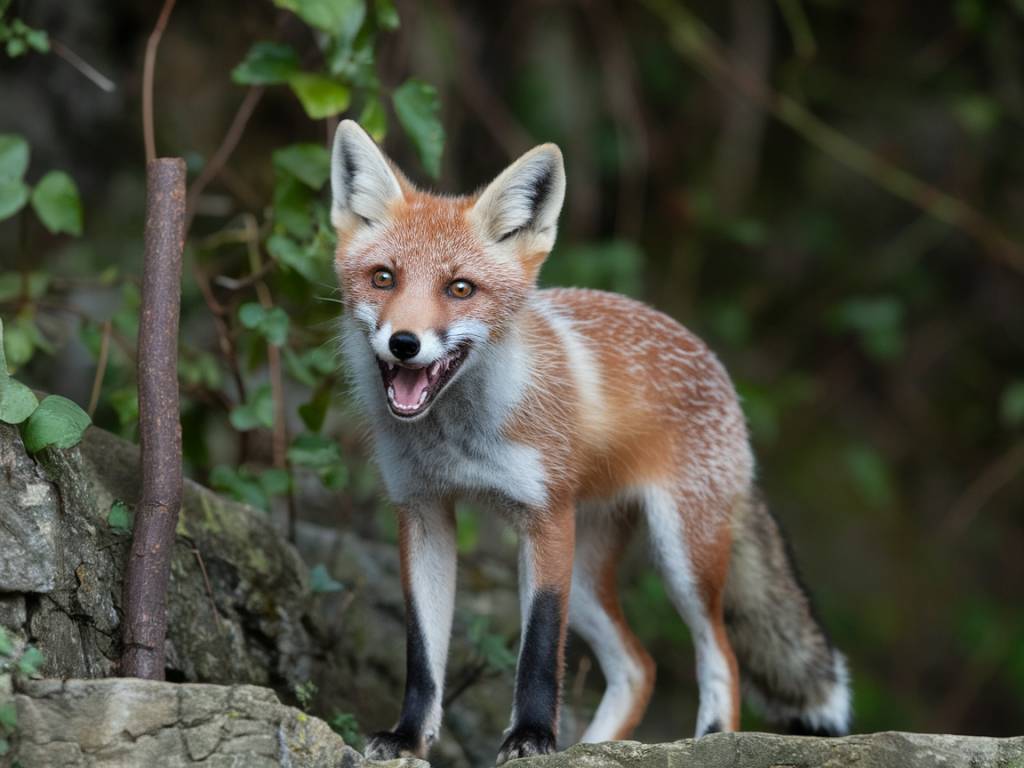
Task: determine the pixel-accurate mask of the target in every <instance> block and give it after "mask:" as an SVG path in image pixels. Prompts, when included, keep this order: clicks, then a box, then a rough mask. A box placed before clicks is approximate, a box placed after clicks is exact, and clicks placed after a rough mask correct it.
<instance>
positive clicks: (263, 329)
mask: <svg viewBox="0 0 1024 768" xmlns="http://www.w3.org/2000/svg"><path fill="white" fill-rule="evenodd" d="M238 319H239V320H240V321H241V322H242V325H244V326H245V327H246V328H248V329H250V330H254V331H256V332H257V333H259V334H260V335H261V336H263V338H265V339H266V340H267V341H268V342H270V343H271V344H273V345H274V346H275V347H280V346H283V345H284V343H285V342H286V341H288V315H287V313H286V312H285V311H284V310H283V309H281V308H280V307H271V308H270V309H265V308H264V307H263V306H261V305H259V304H256V303H255V302H247V303H245V304H243V305H242V306H240V307H239V308H238Z"/></svg>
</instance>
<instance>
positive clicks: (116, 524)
mask: <svg viewBox="0 0 1024 768" xmlns="http://www.w3.org/2000/svg"><path fill="white" fill-rule="evenodd" d="M107 525H109V526H110V527H111V528H112V529H114V530H115V531H117V532H118V533H126V532H128V531H130V530H131V529H132V519H131V513H130V512H129V511H128V505H127V504H125V503H124V502H123V501H115V502H114V503H113V504H111V505H110V512H108V513H107Z"/></svg>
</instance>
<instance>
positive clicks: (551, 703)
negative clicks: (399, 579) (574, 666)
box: [497, 503, 576, 765]
mask: <svg viewBox="0 0 1024 768" xmlns="http://www.w3.org/2000/svg"><path fill="white" fill-rule="evenodd" d="M575 523H576V518H575V510H574V508H573V506H572V505H571V504H569V503H565V504H562V505H559V506H556V507H555V508H553V509H548V510H543V511H541V512H538V513H536V514H535V515H533V516H532V519H531V520H530V521H529V522H528V524H527V526H526V530H525V531H524V533H523V536H522V539H521V542H520V546H519V600H520V607H521V611H522V622H523V624H522V634H521V640H520V643H519V664H518V667H517V669H516V687H515V695H514V698H513V705H512V724H511V726H510V727H509V729H508V731H507V732H506V735H505V742H504V743H503V744H502V745H501V750H500V751H499V752H498V759H497V765H501V764H502V763H504V762H506V761H507V760H514V759H515V758H518V757H529V756H530V755H546V754H548V753H550V752H554V751H555V750H556V748H557V747H556V737H557V734H558V713H559V707H560V704H561V695H562V672H563V667H564V660H565V635H566V628H567V626H568V623H567V619H568V610H569V588H570V585H571V583H572V560H573V548H574V544H575Z"/></svg>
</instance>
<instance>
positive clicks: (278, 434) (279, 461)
mask: <svg viewBox="0 0 1024 768" xmlns="http://www.w3.org/2000/svg"><path fill="white" fill-rule="evenodd" d="M245 228H246V231H247V232H248V233H249V269H250V271H251V272H252V274H253V275H258V274H260V273H261V272H262V271H263V265H262V263H261V261H262V259H261V257H260V230H259V225H258V224H257V222H256V217H255V216H253V215H251V214H249V215H246V217H245ZM256 295H257V296H258V297H259V300H260V304H261V305H262V306H263V308H264V309H272V308H273V306H274V299H273V297H272V296H271V295H270V289H269V288H268V287H267V284H266V283H265V282H263V280H257V281H256ZM267 368H268V369H269V371H270V396H271V398H272V399H273V402H274V431H273V436H272V440H273V444H272V451H273V457H274V467H275V468H277V469H283V470H284V471H285V472H289V475H290V468H289V466H288V416H287V410H286V407H285V406H286V402H285V391H284V374H283V372H282V370H281V350H280V349H279V348H278V347H277V346H276V345H275V344H271V343H270V342H269V341H268V342H267ZM286 499H287V503H288V525H287V528H288V540H289V541H291V542H292V543H294V542H295V540H296V530H295V528H296V520H295V496H294V494H293V493H292V490H291V483H289V486H288V493H287V496H286Z"/></svg>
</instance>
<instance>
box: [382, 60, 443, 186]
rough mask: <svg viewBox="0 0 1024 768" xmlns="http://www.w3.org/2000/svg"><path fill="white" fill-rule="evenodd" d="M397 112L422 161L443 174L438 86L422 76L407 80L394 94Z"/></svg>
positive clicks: (434, 170)
mask: <svg viewBox="0 0 1024 768" xmlns="http://www.w3.org/2000/svg"><path fill="white" fill-rule="evenodd" d="M391 98H392V102H393V103H394V105H395V114H396V115H398V122H400V123H401V124H402V127H403V128H404V129H405V132H406V133H408V134H409V138H411V139H412V142H413V144H414V145H415V146H416V152H417V153H418V154H419V157H420V162H421V163H423V167H424V168H426V170H427V173H429V174H430V175H431V176H433V177H434V178H435V179H436V178H437V177H438V176H440V175H441V152H442V151H443V150H444V128H443V127H442V126H441V120H440V118H439V116H438V113H439V112H440V108H441V104H440V101H439V100H438V98H437V89H436V88H435V87H434V86H432V85H430V84H429V83H424V82H422V81H421V80H416V79H411V80H406V81H405V82H404V83H402V85H401V86H399V87H398V89H397V90H395V92H394V94H393V95H392V97H391Z"/></svg>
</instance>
